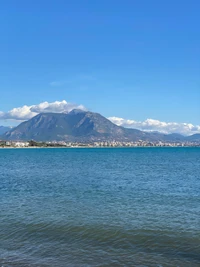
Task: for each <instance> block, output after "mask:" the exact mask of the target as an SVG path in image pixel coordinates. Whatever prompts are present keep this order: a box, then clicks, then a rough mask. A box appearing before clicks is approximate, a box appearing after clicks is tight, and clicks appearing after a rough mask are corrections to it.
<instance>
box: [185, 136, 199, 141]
mask: <svg viewBox="0 0 200 267" xmlns="http://www.w3.org/2000/svg"><path fill="white" fill-rule="evenodd" d="M186 140H187V141H189V142H200V134H193V135H190V136H187V137H186Z"/></svg>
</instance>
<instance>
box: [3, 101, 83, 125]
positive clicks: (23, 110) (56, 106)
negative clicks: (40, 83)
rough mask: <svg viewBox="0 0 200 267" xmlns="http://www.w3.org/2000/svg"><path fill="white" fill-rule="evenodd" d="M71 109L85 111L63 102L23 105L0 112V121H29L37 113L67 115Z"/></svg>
mask: <svg viewBox="0 0 200 267" xmlns="http://www.w3.org/2000/svg"><path fill="white" fill-rule="evenodd" d="M73 109H82V110H86V108H85V107H84V106H83V105H76V104H72V103H69V102H67V101H65V100H63V101H55V102H52V103H49V102H42V103H40V104H38V105H32V106H26V105H25V106H23V107H18V108H13V109H12V110H10V111H8V112H2V111H0V119H1V120H19V121H24V120H29V119H31V118H32V117H34V116H36V115H37V114H39V113H45V112H53V113H64V112H66V113H67V112H70V111H71V110H73Z"/></svg>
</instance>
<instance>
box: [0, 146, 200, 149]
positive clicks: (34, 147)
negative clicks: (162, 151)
mask: <svg viewBox="0 0 200 267" xmlns="http://www.w3.org/2000/svg"><path fill="white" fill-rule="evenodd" d="M41 148H42V149H52V148H53V149H55V148H56V149H58V148H62V149H68V148H70V149H74V148H92V149H94V148H105V149H108V148H129V149H130V148H200V146H129V147H127V146H116V147H112V146H108V147H95V146H72V147H65V146H63V147H59V146H55V147H36V146H33V147H31V146H30V147H0V149H41Z"/></svg>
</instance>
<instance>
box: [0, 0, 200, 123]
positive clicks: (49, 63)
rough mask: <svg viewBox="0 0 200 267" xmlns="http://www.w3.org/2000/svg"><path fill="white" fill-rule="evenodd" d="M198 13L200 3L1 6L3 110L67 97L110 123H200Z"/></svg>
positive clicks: (142, 0) (143, 0)
mask: <svg viewBox="0 0 200 267" xmlns="http://www.w3.org/2000/svg"><path fill="white" fill-rule="evenodd" d="M199 10H200V1H198V0H191V1H189V0H188V1H186V0H185V1H184V0H182V1H181V0H173V1H172V0H168V1H160V0H159V1H158V0H151V1H149V0H138V1H133V0H130V1H129V0H125V1H117V0H115V1H114V0H107V1H105V0H101V1H94V0H88V1H81V0H79V1H78V0H74V1H66V0H65V1H61V0H54V1H52V0H48V1H47V0H40V1H38V0H34V1H25V0H24V1H22V0H18V1H15V0H9V1H6V0H3V1H1V2H0V24H1V27H0V39H1V40H0V51H1V52H0V53H1V57H0V78H1V79H0V81H1V84H0V88H1V101H0V111H1V112H8V111H9V110H11V109H13V108H16V107H22V106H24V105H28V106H29V105H33V104H35V105H36V104H39V103H41V102H44V101H47V102H54V101H56V100H58V101H61V100H63V99H65V100H66V101H67V102H70V103H77V104H82V105H84V106H85V107H87V108H88V109H90V110H91V111H95V112H100V113H101V114H103V115H104V116H106V117H113V116H116V117H120V118H126V119H132V120H137V121H144V120H146V119H147V118H151V119H156V120H160V121H165V122H177V123H181V122H187V123H192V124H194V125H200V16H199ZM9 123H10V124H13V123H14V122H13V121H12V122H9V121H8V120H0V125H1V124H2V125H4V124H7V125H8V124H9Z"/></svg>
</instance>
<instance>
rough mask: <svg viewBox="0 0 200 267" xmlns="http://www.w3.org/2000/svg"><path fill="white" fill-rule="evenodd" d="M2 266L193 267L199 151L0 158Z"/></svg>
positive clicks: (199, 205)
mask: <svg viewBox="0 0 200 267" xmlns="http://www.w3.org/2000/svg"><path fill="white" fill-rule="evenodd" d="M0 266H3V267H11V266H16V267H25V266H30V267H36V266H37V267H39V266H41V267H47V266H50V267H67V266H141V267H146V266H152V267H154V266H157V267H165V266H172V267H175V266H180V267H190V266H191V267H199V266H200V149H199V148H133V149H132V148H130V149H129V148H127V149H1V150H0Z"/></svg>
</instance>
